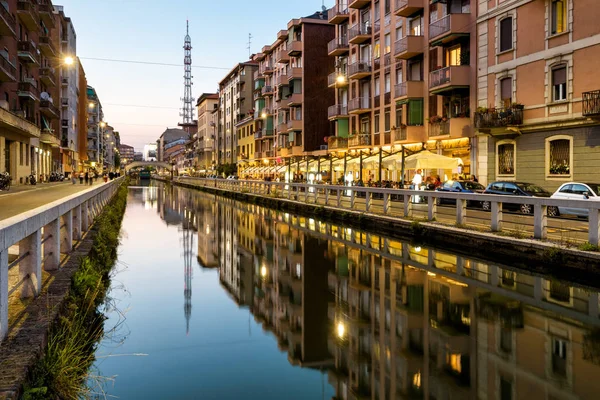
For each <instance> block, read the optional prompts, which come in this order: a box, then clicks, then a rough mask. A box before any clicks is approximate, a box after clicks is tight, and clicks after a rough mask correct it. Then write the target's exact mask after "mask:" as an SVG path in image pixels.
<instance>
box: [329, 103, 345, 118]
mask: <svg viewBox="0 0 600 400" xmlns="http://www.w3.org/2000/svg"><path fill="white" fill-rule="evenodd" d="M327 115H328V116H329V118H334V117H339V116H347V115H348V106H346V105H343V104H336V105H334V106H329V109H328V110H327Z"/></svg>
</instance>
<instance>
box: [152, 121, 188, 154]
mask: <svg viewBox="0 0 600 400" xmlns="http://www.w3.org/2000/svg"><path fill="white" fill-rule="evenodd" d="M187 139H188V136H187V133H186V132H185V131H184V130H183V129H179V128H167V129H165V131H164V132H163V133H162V134H161V135H160V137H159V138H158V140H157V141H156V157H157V161H165V162H169V161H170V160H169V157H167V155H166V153H165V147H166V146H167V145H168V144H169V143H171V142H174V141H176V140H182V141H183V142H184V143H185V141H187Z"/></svg>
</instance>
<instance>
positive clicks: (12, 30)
mask: <svg viewBox="0 0 600 400" xmlns="http://www.w3.org/2000/svg"><path fill="white" fill-rule="evenodd" d="M16 32H17V22H16V21H15V18H14V17H13V16H12V15H11V14H10V12H9V11H8V10H7V7H3V6H0V35H1V36H15V35H16Z"/></svg>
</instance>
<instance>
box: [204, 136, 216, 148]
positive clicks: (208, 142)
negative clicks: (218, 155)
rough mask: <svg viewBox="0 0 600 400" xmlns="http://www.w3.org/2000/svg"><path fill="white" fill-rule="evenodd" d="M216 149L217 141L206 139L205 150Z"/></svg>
mask: <svg viewBox="0 0 600 400" xmlns="http://www.w3.org/2000/svg"><path fill="white" fill-rule="evenodd" d="M214 148H215V139H204V145H203V150H204V151H210V150H213V149H214Z"/></svg>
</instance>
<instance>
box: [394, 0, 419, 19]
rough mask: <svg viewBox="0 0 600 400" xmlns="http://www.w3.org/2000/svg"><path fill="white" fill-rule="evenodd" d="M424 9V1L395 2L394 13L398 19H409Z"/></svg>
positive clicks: (400, 0) (403, 0) (402, 0)
mask: <svg viewBox="0 0 600 400" xmlns="http://www.w3.org/2000/svg"><path fill="white" fill-rule="evenodd" d="M424 7H425V0H396V7H395V8H394V13H395V14H396V15H398V16H400V17H410V16H411V15H413V14H415V13H417V12H418V11H420V10H422V9H423V8H424Z"/></svg>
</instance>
